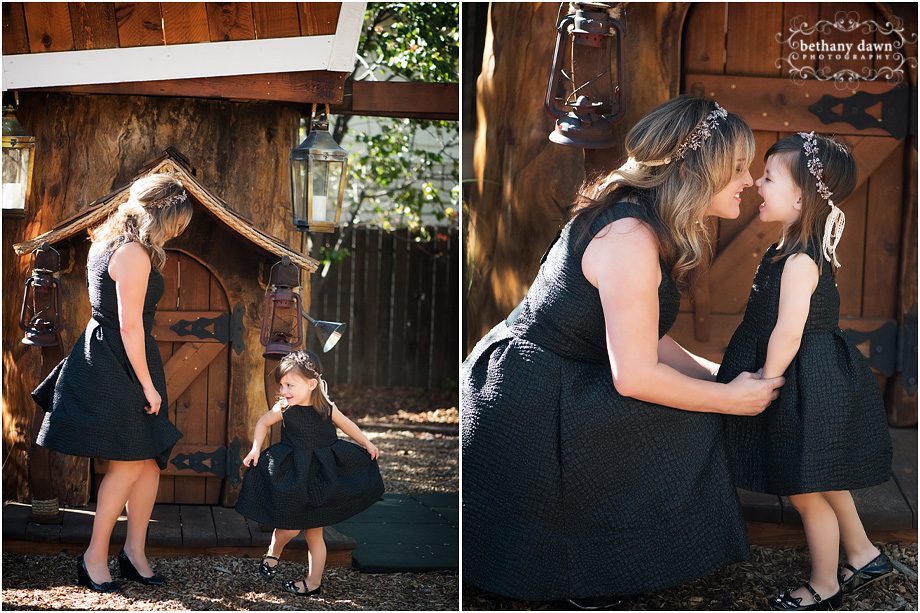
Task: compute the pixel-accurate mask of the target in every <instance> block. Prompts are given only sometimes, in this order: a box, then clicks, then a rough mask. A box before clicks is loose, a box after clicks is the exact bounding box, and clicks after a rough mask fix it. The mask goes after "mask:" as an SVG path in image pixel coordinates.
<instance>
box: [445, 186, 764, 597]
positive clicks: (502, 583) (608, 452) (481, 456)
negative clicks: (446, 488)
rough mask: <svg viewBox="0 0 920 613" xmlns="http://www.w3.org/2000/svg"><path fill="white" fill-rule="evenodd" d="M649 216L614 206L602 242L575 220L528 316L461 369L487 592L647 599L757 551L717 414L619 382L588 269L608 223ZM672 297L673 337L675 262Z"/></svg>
mask: <svg viewBox="0 0 920 613" xmlns="http://www.w3.org/2000/svg"><path fill="white" fill-rule="evenodd" d="M644 211H645V209H643V207H641V206H640V205H636V204H631V203H626V202H620V203H616V204H614V205H612V206H611V207H610V208H609V209H607V210H606V211H605V212H604V213H603V214H601V216H600V217H599V218H598V219H597V220H596V221H595V222H594V223H593V224H592V226H591V227H590V229H589V232H582V230H583V229H584V228H583V222H582V221H581V218H578V217H576V218H575V219H574V220H573V221H571V222H569V224H568V225H566V226H565V228H564V229H563V231H562V233H561V235H560V237H559V240H557V241H556V243H555V244H554V245H553V247H552V248H551V249H550V250H549V252H548V253H547V255H546V257H545V261H544V263H543V264H542V266H541V268H540V272H539V274H538V275H537V278H536V279H535V281H534V282H533V285H532V286H531V287H530V291H529V292H528V294H527V297H526V298H525V300H524V302H523V309H522V311H521V313H520V316H519V317H518V318H517V319H516V320H515V321H514V322H513V323H512V324H511V325H510V326H509V325H506V323H505V322H502V323H500V324H498V325H497V326H495V328H493V329H492V331H491V332H489V334H488V335H486V336H485V337H484V338H483V339H482V340H481V341H479V343H478V344H477V345H476V347H475V348H474V349H473V352H472V353H471V354H470V355H469V356H468V357H467V359H466V360H465V361H464V363H463V367H462V372H461V380H462V386H463V395H462V398H463V408H462V426H463V438H462V443H463V565H464V567H463V568H464V578H465V579H466V580H468V581H471V582H472V583H474V584H475V585H477V586H479V587H480V588H483V589H485V590H488V591H491V592H496V593H499V594H503V595H506V596H510V597H513V598H522V599H529V600H551V599H560V598H577V597H591V596H610V595H614V594H621V595H625V594H636V593H642V592H649V591H652V590H657V589H659V588H665V587H668V586H673V585H676V584H679V583H683V582H685V581H689V580H691V579H694V578H697V577H700V576H701V575H704V574H706V573H708V572H710V571H712V570H714V569H716V568H719V567H721V566H723V565H725V564H728V563H731V562H734V561H737V560H741V559H745V558H746V557H747V555H748V546H747V542H746V538H745V528H744V523H743V521H742V518H741V513H740V507H739V504H738V498H737V494H736V492H735V489H734V487H733V485H732V482H731V479H730V476H729V472H728V467H727V465H726V462H725V452H724V446H723V439H722V423H721V421H720V419H719V416H718V415H716V414H709V413H695V412H690V411H682V410H677V409H672V408H668V407H664V406H661V405H656V404H650V403H648V402H642V401H640V400H636V399H633V398H627V397H624V396H621V395H620V394H619V393H618V392H617V390H616V389H615V388H614V386H613V380H612V375H611V371H610V362H609V358H608V356H607V348H606V341H605V338H606V337H605V331H604V330H605V327H604V312H603V309H602V308H601V301H600V295H599V294H598V291H597V289H596V288H595V287H593V286H592V285H591V284H590V283H589V282H588V281H587V279H585V277H584V275H583V274H582V270H581V259H582V255H583V254H584V251H585V249H586V247H587V245H588V243H589V242H590V240H591V238H592V237H593V236H594V235H595V234H597V233H598V232H599V231H600V230H601V229H602V228H604V227H605V226H606V225H608V224H609V223H611V222H613V221H615V220H617V219H621V218H626V217H633V218H639V219H642V218H643V217H644V215H645V213H644ZM583 235H584V236H583ZM622 265H623V266H624V267H626V266H629V265H630V264H629V262H628V261H627V262H623V263H622ZM658 301H659V324H658V325H659V330H658V333H659V337H660V336H663V335H664V334H665V333H666V332H667V331H668V329H669V328H670V327H671V325H672V324H673V323H674V320H675V319H676V317H677V312H678V308H679V302H680V295H679V293H678V290H677V288H676V287H675V285H674V283H673V281H672V280H671V278H670V277H669V276H668V273H667V271H666V270H664V268H662V280H661V284H660V285H659V287H658Z"/></svg>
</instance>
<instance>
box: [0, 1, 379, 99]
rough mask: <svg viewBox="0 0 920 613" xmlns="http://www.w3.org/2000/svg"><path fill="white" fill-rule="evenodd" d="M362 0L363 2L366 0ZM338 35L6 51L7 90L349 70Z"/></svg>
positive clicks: (355, 28) (356, 31)
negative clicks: (334, 56) (339, 62)
mask: <svg viewBox="0 0 920 613" xmlns="http://www.w3.org/2000/svg"><path fill="white" fill-rule="evenodd" d="M359 4H361V5H362V6H364V3H359ZM346 6H349V3H344V4H343V5H342V7H343V8H342V13H341V14H340V17H339V25H338V28H339V29H342V22H343V18H342V16H344V15H346V14H349V13H350V12H351V11H350V10H346V8H345V7H346ZM362 11H363V9H362ZM362 16H363V12H362ZM360 31H361V28H360V25H358V26H352V27H351V28H350V29H348V30H347V31H346V32H344V33H343V34H345V35H347V36H348V37H351V36H352V32H354V48H353V49H352V63H353V62H354V57H353V56H354V51H355V50H356V49H357V44H358V43H357V36H358V35H359V34H360ZM338 36H339V35H338V31H337V33H336V35H335V36H296V37H291V38H267V39H263V40H236V41H224V42H216V43H195V44H183V45H160V46H155V47H129V48H116V49H91V50H86V51H58V52H47V53H25V54H21V55H4V56H3V89H4V90H7V89H24V88H27V87H55V86H63V85H86V84H93V83H124V82H130V81H162V80H167V79H191V78H195V77H223V76H230V75H244V74H264V73H271V72H298V71H302V70H335V71H337V72H351V70H352V68H348V69H347V70H346V69H343V68H332V67H330V66H329V58H330V50H333V49H335V48H336V47H337V44H336V40H335V39H336V38H338ZM349 42H351V38H349Z"/></svg>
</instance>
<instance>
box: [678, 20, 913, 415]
mask: <svg viewBox="0 0 920 613" xmlns="http://www.w3.org/2000/svg"><path fill="white" fill-rule="evenodd" d="M844 8H845V9H846V10H848V11H856V12H857V13H859V15H860V18H861V19H876V20H883V18H882V16H880V15H878V14H876V11H875V9H874V8H873V6H872V5H870V4H846V5H837V4H830V3H820V4H793V3H763V4H752V3H711V4H707V3H698V4H695V5H694V6H693V7H692V8H691V9H690V12H689V14H688V15H687V19H686V22H685V26H684V31H683V32H684V33H683V54H682V58H683V66H682V90H683V91H684V92H686V93H693V94H697V95H703V96H707V97H712V98H714V99H716V100H717V101H718V102H719V103H720V104H722V105H723V106H724V107H725V108H727V109H728V110H730V111H733V112H735V113H738V114H739V115H741V116H742V117H743V118H744V120H745V121H747V122H748V124H749V125H750V126H751V127H752V128H753V129H754V135H755V138H756V140H757V153H756V155H755V158H754V163H753V164H752V166H751V175H752V176H753V177H754V179H755V180H756V179H757V178H758V177H760V176H761V175H762V174H763V165H764V164H763V155H764V153H765V152H766V150H767V148H769V146H770V145H771V144H773V143H774V142H776V141H777V140H779V139H780V138H783V137H785V136H788V135H790V134H792V133H795V132H799V131H812V130H814V131H815V132H819V133H827V134H835V135H838V136H839V137H840V138H842V139H843V140H845V141H847V142H848V143H849V144H850V145H851V146H852V149H853V153H854V157H855V158H856V162H857V166H858V168H859V183H858V185H857V187H856V189H855V191H854V192H853V194H852V195H851V196H850V197H849V198H847V199H846V201H844V202H843V203H841V208H842V209H843V211H844V213H845V214H846V230H845V232H844V236H843V241H842V242H841V245H840V250H839V256H838V257H839V259H840V261H841V263H842V265H843V267H842V268H841V269H840V270H839V271H838V276H837V279H838V281H837V282H838V287H839V290H840V298H841V309H840V315H841V321H840V327H841V328H843V329H844V330H849V331H850V332H849V334H850V335H851V339H852V340H853V341H854V342H856V343H859V345H858V346H859V347H860V349H861V350H862V351H863V353H865V354H866V355H867V356H868V357H869V358H870V362H871V364H872V366H873V368H874V369H875V372H876V373H877V376H878V379H879V383H880V386H881V387H882V390H883V392H884V391H885V389H886V388H888V389H887V391H888V395H887V399H888V404H889V409H890V410H891V409H892V407H893V406H896V405H898V404H899V403H901V402H903V400H904V399H905V398H906V397H907V396H908V395H909V394H908V393H907V391H906V390H905V389H904V387H905V386H904V385H902V382H901V380H900V378H899V377H896V376H895V373H896V365H897V364H898V363H899V360H898V355H897V354H898V351H899V350H901V349H903V343H901V342H899V340H898V336H899V326H898V324H899V323H903V322H904V320H905V317H907V315H906V309H905V308H904V307H903V304H904V299H906V298H910V297H907V296H901V295H900V293H899V292H900V291H901V277H900V276H899V269H900V268H901V259H902V258H901V256H902V249H903V248H904V246H903V245H902V236H903V235H904V227H903V224H904V222H903V221H902V218H903V211H904V210H905V202H904V201H905V195H904V189H903V188H904V184H905V175H904V172H905V165H906V157H905V146H904V138H905V135H906V134H907V131H908V112H907V108H908V95H909V88H908V87H907V86H906V85H905V84H901V85H896V84H890V83H887V82H883V81H882V82H865V83H862V84H861V87H860V89H859V93H858V94H854V93H853V92H850V91H847V90H839V89H835V87H834V84H833V83H831V82H818V81H814V80H812V81H806V82H804V83H802V84H800V85H797V84H795V83H793V82H792V81H791V80H790V79H789V78H788V77H787V76H786V75H785V73H784V71H783V68H781V67H779V66H777V59H778V58H780V57H781V56H783V55H784V54H785V53H788V48H785V49H784V48H782V46H781V43H780V42H779V41H777V38H776V36H777V34H778V33H780V32H783V33H787V32H788V27H789V23H790V20H791V19H792V18H794V17H796V16H803V17H804V18H805V19H806V20H807V22H808V23H815V21H817V20H818V19H831V20H833V19H834V16H835V14H836V13H837V12H838V11H840V10H843V9H844ZM867 36H868V37H869V38H870V39H871V38H872V37H873V36H880V35H876V34H868V35H867V34H865V33H863V32H861V31H856V32H853V33H851V35H850V38H852V39H853V42H855V43H857V44H858V40H859V39H862V38H865V37H867ZM841 38H842V37H841ZM835 40H837V39H835ZM859 64H862V65H865V64H866V61H860V60H856V61H855V62H854V61H853V60H850V61H846V60H839V61H837V62H836V63H835V64H831V65H830V67H831V68H832V70H835V71H836V70H840V69H843V68H851V69H854V70H858V69H859V68H860V66H859ZM823 65H827V63H826V62H825V63H824V64H823ZM878 67H879V66H876V68H878ZM901 110H903V112H901ZM860 115H861V116H863V118H865V116H867V115H868V116H870V117H873V118H874V120H873V121H872V122H871V125H870V126H869V127H866V126H865V124H863V123H860V122H858V121H853V122H852V123H851V122H848V121H844V120H842V119H843V117H855V116H860ZM854 124H857V125H854ZM758 198H759V196H758V195H757V192H756V189H754V188H751V189H748V190H746V191H745V192H744V194H743V200H742V204H741V216H740V217H739V218H738V219H735V220H719V221H718V223H717V224H715V223H714V225H713V227H712V229H713V231H714V236H715V237H716V242H715V249H714V252H715V253H714V257H715V259H714V261H713V262H712V266H711V268H710V269H709V271H708V273H707V277H708V278H704V279H702V280H701V281H700V282H698V283H697V284H696V285H695V289H694V296H693V298H694V300H693V302H692V303H691V302H690V301H685V303H684V304H683V307H682V311H683V313H682V314H681V317H680V319H679V324H678V326H676V328H675V333H676V334H675V336H676V337H678V339H679V340H680V342H683V343H686V344H687V346H688V347H693V348H694V349H696V350H698V351H700V352H702V353H704V354H708V355H712V356H715V357H718V356H721V354H722V351H723V350H724V348H725V346H726V345H727V343H728V340H729V338H730V337H731V334H732V332H733V331H734V329H735V327H736V326H737V324H738V323H739V322H740V319H741V315H742V314H743V312H744V307H745V304H746V301H747V297H748V294H749V292H750V288H751V281H752V279H753V278H754V271H755V270H756V268H757V264H758V263H759V262H760V259H761V257H762V255H763V253H764V252H765V251H766V249H767V248H768V247H769V245H770V244H771V243H773V242H775V241H776V240H777V238H778V236H779V227H778V225H777V224H765V223H762V222H760V221H759V219H758V216H757V210H758V208H757V207H758V205H759V204H760V201H759V199H758ZM915 300H916V299H915V298H912V299H910V300H908V304H910V303H913V304H916V303H915ZM914 308H916V307H914ZM914 334H916V332H914ZM915 346H916V345H914V347H915ZM908 379H909V378H908ZM905 380H906V379H905ZM914 385H916V380H915V379H914ZM913 393H916V392H915V391H914V392H913ZM915 411H916V409H915V408H914V416H916V412H915ZM914 419H916V417H914Z"/></svg>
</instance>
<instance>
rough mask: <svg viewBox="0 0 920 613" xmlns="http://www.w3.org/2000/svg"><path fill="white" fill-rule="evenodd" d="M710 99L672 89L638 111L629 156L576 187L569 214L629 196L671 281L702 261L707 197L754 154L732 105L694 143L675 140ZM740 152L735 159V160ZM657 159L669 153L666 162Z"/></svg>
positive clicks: (594, 210) (681, 279)
mask: <svg viewBox="0 0 920 613" xmlns="http://www.w3.org/2000/svg"><path fill="white" fill-rule="evenodd" d="M716 108H717V107H716V104H715V102H713V101H712V100H709V99H706V98H699V97H695V96H686V95H684V96H677V97H676V98H672V99H671V100H668V101H667V102H665V103H664V104H662V105H660V106H659V107H657V108H656V109H654V110H652V111H651V112H650V113H649V114H648V115H646V116H645V117H643V118H642V119H640V120H639V121H638V123H636V125H635V126H633V128H632V129H631V130H630V131H629V134H627V135H626V143H625V145H626V153H627V154H628V155H629V157H630V162H631V163H630V164H627V165H624V166H623V167H621V168H618V169H617V170H614V171H612V172H610V173H608V174H606V175H601V176H599V177H594V178H593V179H589V180H588V181H587V182H586V183H585V185H583V186H582V188H581V190H580V191H579V195H578V197H577V198H576V201H575V206H574V207H573V211H574V216H584V217H585V218H586V222H585V225H584V226H583V227H584V228H585V229H586V230H585V231H586V232H587V231H588V230H587V228H590V227H591V223H593V221H594V220H595V219H596V218H597V217H598V216H599V215H600V214H601V213H602V212H603V211H604V210H605V209H606V208H607V207H608V206H609V205H610V204H612V203H613V202H616V201H618V200H623V199H627V198H632V199H634V200H637V201H638V202H639V203H640V204H641V205H643V206H644V208H645V209H646V211H647V219H648V221H649V225H650V226H651V228H652V230H653V231H654V232H655V235H656V236H657V238H658V244H659V249H660V255H661V259H662V261H663V262H664V263H665V265H666V266H667V267H668V268H669V271H670V273H671V276H672V278H673V279H674V280H675V282H677V284H678V285H680V286H682V287H686V285H687V283H688V279H689V275H690V273H691V272H692V271H693V269H694V268H696V267H698V266H699V265H700V264H702V263H703V261H704V249H705V248H706V247H707V245H708V244H709V235H708V232H707V229H706V224H705V223H702V222H703V220H704V218H705V214H706V210H707V209H708V208H709V206H710V204H711V203H712V197H713V196H715V195H716V194H717V193H719V192H720V191H722V190H723V189H724V188H725V187H726V186H727V185H728V184H729V182H730V181H731V180H732V178H733V177H734V176H736V175H737V174H738V170H737V169H738V165H739V164H740V165H741V172H743V171H744V170H745V169H747V167H748V166H750V164H751V161H752V160H753V159H754V134H753V132H751V128H750V127H748V125H747V124H746V123H744V121H743V120H742V119H741V118H740V117H738V116H737V115H735V114H734V113H728V115H727V116H726V117H719V118H718V120H717V123H716V125H715V127H714V128H713V129H712V130H711V133H710V135H709V137H707V138H705V139H700V142H699V147H698V148H697V149H688V148H685V150H684V154H683V157H677V152H678V148H679V147H680V146H681V144H683V143H686V142H687V141H688V139H690V138H691V135H692V134H693V133H694V132H695V131H696V130H697V128H698V127H699V126H700V125H701V124H702V122H704V121H705V120H706V119H707V116H708V115H709V114H710V113H711V112H713V111H714V110H716ZM739 158H740V161H739ZM664 160H670V162H669V163H665V162H664Z"/></svg>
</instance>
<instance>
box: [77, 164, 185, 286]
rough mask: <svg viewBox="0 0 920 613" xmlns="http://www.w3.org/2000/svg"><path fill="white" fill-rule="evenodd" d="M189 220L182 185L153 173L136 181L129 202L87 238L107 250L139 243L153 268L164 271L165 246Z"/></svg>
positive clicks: (93, 230) (122, 205) (170, 178)
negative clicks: (100, 244)
mask: <svg viewBox="0 0 920 613" xmlns="http://www.w3.org/2000/svg"><path fill="white" fill-rule="evenodd" d="M183 196H184V197H183ZM191 219H192V203H191V202H190V201H189V199H188V195H187V194H185V188H184V187H183V185H182V182H181V181H179V180H178V179H176V178H174V177H172V176H170V175H167V174H155V175H150V176H147V177H144V178H142V179H138V180H137V181H135V182H134V183H133V184H132V185H131V192H130V194H129V196H128V199H127V200H126V201H125V202H123V203H122V204H121V205H120V206H119V207H118V210H117V211H115V212H114V213H113V214H112V215H110V216H109V218H108V219H106V220H105V221H104V222H102V225H99V226H97V227H96V228H93V229H92V230H90V231H89V237H90V239H91V240H92V241H93V243H108V245H107V247H106V249H107V250H108V251H114V250H115V249H118V248H119V247H120V246H122V245H124V244H126V243H131V242H135V243H140V244H141V245H143V246H144V247H145V248H146V249H147V251H148V252H149V253H150V261H151V263H152V264H153V267H154V268H156V269H157V270H163V265H164V264H165V263H166V251H165V250H164V249H163V245H164V243H166V241H168V240H169V239H171V238H175V237H176V236H179V235H180V234H182V232H183V230H185V228H186V226H188V224H189V222H190V221H191Z"/></svg>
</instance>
